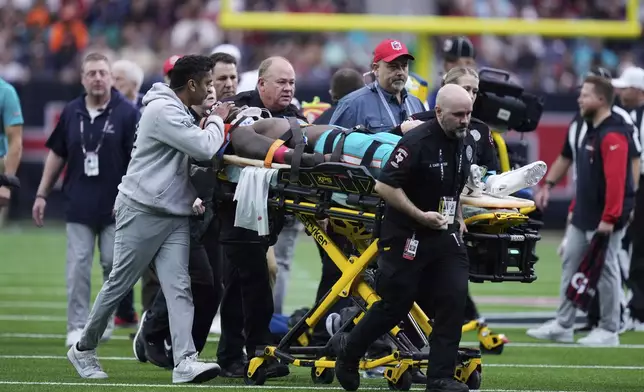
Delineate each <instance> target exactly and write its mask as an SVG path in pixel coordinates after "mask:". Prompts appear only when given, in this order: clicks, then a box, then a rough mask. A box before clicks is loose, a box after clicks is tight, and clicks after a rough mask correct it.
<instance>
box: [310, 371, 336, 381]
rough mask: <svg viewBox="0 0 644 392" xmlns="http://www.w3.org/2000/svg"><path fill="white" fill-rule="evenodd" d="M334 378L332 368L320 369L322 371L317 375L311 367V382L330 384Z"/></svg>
mask: <svg viewBox="0 0 644 392" xmlns="http://www.w3.org/2000/svg"><path fill="white" fill-rule="evenodd" d="M334 379H335V370H334V369H330V368H328V369H322V373H321V374H320V375H319V376H318V375H317V373H316V371H315V368H312V369H311V380H313V384H331V383H333V380H334Z"/></svg>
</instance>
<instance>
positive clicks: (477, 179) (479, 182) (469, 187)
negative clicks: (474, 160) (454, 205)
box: [463, 165, 485, 197]
mask: <svg viewBox="0 0 644 392" xmlns="http://www.w3.org/2000/svg"><path fill="white" fill-rule="evenodd" d="M484 175H485V169H484V168H482V167H480V166H479V165H472V166H471V168H470V176H469V177H468V178H467V182H466V183H465V188H463V194H464V195H465V196H472V197H478V196H481V195H482V194H483V190H484V189H485V184H484V183H483V176H484Z"/></svg>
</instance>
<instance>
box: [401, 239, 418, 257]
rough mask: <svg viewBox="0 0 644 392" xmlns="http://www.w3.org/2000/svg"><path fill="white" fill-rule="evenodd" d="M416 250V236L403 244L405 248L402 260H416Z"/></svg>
mask: <svg viewBox="0 0 644 392" xmlns="http://www.w3.org/2000/svg"><path fill="white" fill-rule="evenodd" d="M417 250H418V240H417V239H416V235H415V234H414V235H412V236H411V238H407V242H406V243H405V248H404V249H403V258H405V259H407V260H413V259H415V258H416V251H417Z"/></svg>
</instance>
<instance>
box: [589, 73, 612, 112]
mask: <svg viewBox="0 0 644 392" xmlns="http://www.w3.org/2000/svg"><path fill="white" fill-rule="evenodd" d="M584 83H588V84H592V85H593V90H594V92H595V94H597V95H598V96H599V97H601V98H603V99H604V100H605V101H606V104H607V105H609V106H612V105H613V101H614V100H615V89H614V88H613V84H612V83H611V80H610V79H607V78H604V77H601V76H597V75H590V76H587V77H586V79H584Z"/></svg>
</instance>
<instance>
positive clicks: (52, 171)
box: [33, 53, 139, 347]
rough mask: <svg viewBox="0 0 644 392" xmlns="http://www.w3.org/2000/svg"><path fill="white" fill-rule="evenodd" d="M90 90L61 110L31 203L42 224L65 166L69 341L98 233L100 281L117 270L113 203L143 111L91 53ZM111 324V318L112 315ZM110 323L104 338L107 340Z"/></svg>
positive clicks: (75, 333) (80, 312) (83, 307)
mask: <svg viewBox="0 0 644 392" xmlns="http://www.w3.org/2000/svg"><path fill="white" fill-rule="evenodd" d="M82 82H83V86H84V87H85V94H83V95H82V96H81V97H79V98H77V99H75V100H73V101H71V102H69V103H68V104H67V105H66V106H65V109H64V110H63V112H62V114H61V116H60V120H59V121H58V124H57V125H56V128H55V129H54V131H53V132H52V134H51V136H50V137H49V140H47V144H46V145H47V147H48V148H49V149H50V151H49V155H48V156H47V160H46V161H45V167H44V171H43V175H42V179H41V181H40V186H39V187H38V192H37V194H36V200H35V202H34V206H33V219H34V221H35V223H36V225H37V226H39V227H41V226H42V225H43V219H44V215H45V207H46V205H47V203H46V200H47V196H49V193H50V192H51V189H52V187H53V185H54V184H55V182H56V179H57V178H58V176H59V174H60V172H61V170H62V169H63V166H65V164H67V172H66V175H65V179H64V182H63V192H64V194H65V197H66V199H67V207H66V215H67V268H66V270H67V298H68V299H67V301H68V302H67V340H66V345H67V346H68V347H69V346H71V345H72V344H74V343H75V342H76V341H78V339H79V338H80V334H81V332H82V330H83V327H84V326H85V323H86V322H87V318H88V316H89V300H90V293H91V291H90V281H91V271H92V260H93V258H94V243H95V242H96V238H97V237H98V247H99V250H100V263H101V267H102V268H103V279H104V280H107V277H108V276H109V274H110V271H111V270H112V258H113V253H114V229H115V227H114V215H113V212H112V211H113V209H114V201H115V200H116V195H117V193H118V189H117V187H118V185H119V184H120V182H121V177H123V175H124V174H125V172H126V170H127V166H128V163H129V162H130V152H131V150H132V144H133V143H134V135H135V132H136V124H137V122H138V120H139V111H138V110H137V109H136V108H135V107H134V106H133V105H131V104H130V103H129V102H127V101H126V100H125V98H124V97H123V96H122V95H121V94H120V93H118V92H117V91H116V89H114V88H113V87H112V76H111V70H110V64H109V62H108V59H107V58H106V57H105V56H103V55H101V54H98V53H91V54H89V55H88V56H87V57H86V58H85V60H84V61H83V65H82ZM111 323H112V326H113V320H112V321H111ZM110 334H111V328H108V329H107V330H106V333H105V334H104V335H103V337H104V338H109V336H110Z"/></svg>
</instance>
